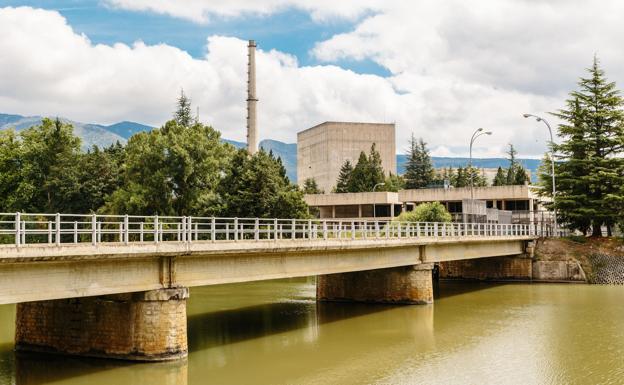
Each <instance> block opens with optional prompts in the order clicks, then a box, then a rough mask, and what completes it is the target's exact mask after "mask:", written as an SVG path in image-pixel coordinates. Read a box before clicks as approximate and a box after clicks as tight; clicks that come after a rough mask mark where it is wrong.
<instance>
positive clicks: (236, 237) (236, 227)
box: [234, 218, 238, 241]
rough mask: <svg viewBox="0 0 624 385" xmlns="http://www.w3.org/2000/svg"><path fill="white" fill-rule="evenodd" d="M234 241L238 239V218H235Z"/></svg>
mask: <svg viewBox="0 0 624 385" xmlns="http://www.w3.org/2000/svg"><path fill="white" fill-rule="evenodd" d="M234 241H238V218H234Z"/></svg>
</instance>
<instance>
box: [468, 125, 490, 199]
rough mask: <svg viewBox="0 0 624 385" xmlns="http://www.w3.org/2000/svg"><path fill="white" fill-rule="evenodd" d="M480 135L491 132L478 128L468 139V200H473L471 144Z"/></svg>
mask: <svg viewBox="0 0 624 385" xmlns="http://www.w3.org/2000/svg"><path fill="white" fill-rule="evenodd" d="M482 135H492V131H483V128H481V127H479V128H477V130H476V131H475V132H473V133H472V136H471V137H470V161H469V162H468V170H469V172H470V200H474V192H473V183H472V182H473V175H472V144H473V143H474V141H475V140H476V139H477V138H478V137H480V136H482Z"/></svg>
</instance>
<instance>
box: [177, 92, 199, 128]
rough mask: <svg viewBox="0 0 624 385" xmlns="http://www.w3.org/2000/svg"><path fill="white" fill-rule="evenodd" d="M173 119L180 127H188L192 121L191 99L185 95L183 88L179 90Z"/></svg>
mask: <svg viewBox="0 0 624 385" xmlns="http://www.w3.org/2000/svg"><path fill="white" fill-rule="evenodd" d="M173 119H174V120H175V121H176V122H177V123H178V125H180V126H182V127H190V126H191V125H192V124H193V122H194V119H193V115H192V112H191V99H189V98H188V97H187V96H186V94H185V93H184V90H183V89H182V90H180V97H179V98H178V102H177V108H176V111H175V112H174V114H173Z"/></svg>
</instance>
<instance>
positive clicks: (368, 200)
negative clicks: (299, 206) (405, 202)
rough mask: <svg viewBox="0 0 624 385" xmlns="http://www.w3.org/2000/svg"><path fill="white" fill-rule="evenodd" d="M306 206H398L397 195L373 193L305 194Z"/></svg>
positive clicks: (387, 192) (385, 192) (394, 193)
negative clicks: (394, 204)
mask: <svg viewBox="0 0 624 385" xmlns="http://www.w3.org/2000/svg"><path fill="white" fill-rule="evenodd" d="M304 200H305V201H306V203H307V204H308V206H313V207H318V206H349V205H372V204H393V203H396V204H400V203H401V202H400V201H399V193H396V192H390V191H375V192H361V193H331V194H305V195H304Z"/></svg>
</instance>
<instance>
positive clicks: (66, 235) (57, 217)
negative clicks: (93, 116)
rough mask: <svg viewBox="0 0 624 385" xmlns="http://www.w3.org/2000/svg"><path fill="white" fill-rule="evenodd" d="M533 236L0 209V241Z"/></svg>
mask: <svg viewBox="0 0 624 385" xmlns="http://www.w3.org/2000/svg"><path fill="white" fill-rule="evenodd" d="M523 235H525V236H529V235H536V233H535V229H534V228H533V227H531V226H529V225H525V224H493V223H437V222H400V221H388V220H347V221H343V220H339V219H277V218H275V219H265V218H219V217H190V216H188V217H187V216H182V217H180V216H157V215H156V216H136V215H99V214H88V215H83V214H31V213H0V243H3V244H14V245H15V246H17V247H20V246H22V245H26V244H49V245H57V246H58V245H61V244H68V243H91V244H93V245H97V244H100V243H111V242H113V243H124V244H128V243H130V242H155V243H159V242H197V241H210V242H220V241H259V240H288V239H290V240H295V239H298V240H321V239H351V240H355V239H389V238H392V239H396V238H417V237H435V238H443V237H466V236H469V237H470V236H471V237H478V236H483V237H507V236H523Z"/></svg>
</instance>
